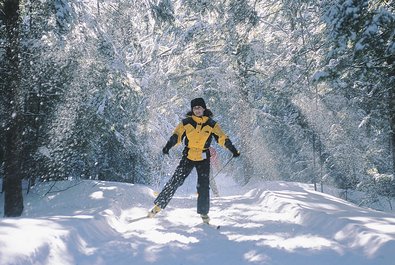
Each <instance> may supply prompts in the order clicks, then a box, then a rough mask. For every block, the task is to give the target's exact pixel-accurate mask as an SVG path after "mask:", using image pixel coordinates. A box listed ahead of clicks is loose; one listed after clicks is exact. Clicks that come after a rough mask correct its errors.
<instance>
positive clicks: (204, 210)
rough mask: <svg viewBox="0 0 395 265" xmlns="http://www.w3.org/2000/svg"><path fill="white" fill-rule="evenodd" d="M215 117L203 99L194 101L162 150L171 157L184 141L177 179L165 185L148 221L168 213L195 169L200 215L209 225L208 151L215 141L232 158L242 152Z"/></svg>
mask: <svg viewBox="0 0 395 265" xmlns="http://www.w3.org/2000/svg"><path fill="white" fill-rule="evenodd" d="M212 116H213V113H212V112H211V111H210V110H209V109H207V107H206V103H205V102H204V99H203V98H195V99H193V100H192V101H191V111H190V112H188V113H187V117H186V118H185V119H183V120H182V121H181V122H180V123H179V124H178V126H177V127H176V128H175V130H174V132H173V135H172V136H171V137H170V139H169V141H168V142H167V143H166V145H165V147H164V148H163V150H162V151H163V154H165V155H168V154H169V150H170V148H172V147H173V146H175V145H176V144H179V143H181V141H182V140H184V144H185V148H184V150H183V156H182V158H181V161H180V164H179V165H178V166H177V168H176V170H175V172H174V175H173V176H172V177H171V178H170V180H169V181H168V182H167V183H166V185H165V186H164V188H163V190H162V191H161V192H160V193H159V195H158V197H157V198H156V199H155V201H154V204H155V205H154V207H153V208H152V209H151V210H150V211H149V212H148V217H150V218H152V217H154V216H155V215H156V214H157V213H158V212H159V211H160V210H162V209H165V207H166V206H167V204H168V203H169V201H170V200H171V198H172V197H173V195H174V193H175V192H176V190H177V188H178V187H180V186H181V185H182V184H183V183H184V180H185V179H186V178H187V177H188V175H189V174H190V173H191V171H192V169H193V168H194V167H196V171H197V175H198V181H197V193H198V199H197V213H198V214H200V216H201V218H202V220H203V222H204V223H207V224H208V223H209V221H210V218H209V217H208V212H209V208H210V192H209V189H210V188H209V175H210V151H209V147H210V144H211V141H212V138H213V137H214V138H215V140H216V141H217V142H218V144H219V145H220V146H222V147H226V148H227V149H229V150H230V151H231V152H232V154H233V157H238V156H240V152H239V151H238V150H237V149H236V148H235V147H234V146H233V144H232V142H231V141H230V140H229V138H228V136H226V135H225V133H224V132H223V131H222V130H221V127H220V126H219V124H218V123H217V122H215V121H214V120H213V119H212V118H211V117H212Z"/></svg>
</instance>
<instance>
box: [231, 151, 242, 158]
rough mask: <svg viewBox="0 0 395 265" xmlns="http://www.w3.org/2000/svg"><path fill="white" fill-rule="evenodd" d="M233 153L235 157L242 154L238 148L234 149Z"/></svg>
mask: <svg viewBox="0 0 395 265" xmlns="http://www.w3.org/2000/svg"><path fill="white" fill-rule="evenodd" d="M232 153H233V157H239V156H240V152H239V151H237V150H236V149H235V150H234V151H232Z"/></svg>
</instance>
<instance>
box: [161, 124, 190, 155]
mask: <svg viewBox="0 0 395 265" xmlns="http://www.w3.org/2000/svg"><path fill="white" fill-rule="evenodd" d="M184 132H185V128H184V124H183V123H182V122H180V123H179V124H178V125H177V127H176V128H175V129H174V132H173V135H172V136H170V139H169V141H167V143H166V146H165V148H166V149H167V150H170V148H172V147H173V146H175V145H177V144H180V143H181V141H182V136H183V134H184Z"/></svg>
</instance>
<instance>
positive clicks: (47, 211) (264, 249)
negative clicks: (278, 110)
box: [0, 176, 395, 265]
mask: <svg viewBox="0 0 395 265" xmlns="http://www.w3.org/2000/svg"><path fill="white" fill-rule="evenodd" d="M221 178H224V177H223V176H221ZM222 181H223V183H222V185H221V180H220V179H219V184H220V185H219V188H220V191H221V189H222V191H227V193H228V194H226V195H225V196H222V197H218V198H212V201H211V210H210V217H211V220H212V221H211V223H212V224H214V225H221V228H220V229H219V230H217V229H215V227H211V226H205V225H202V224H201V219H200V217H199V216H198V215H197V214H196V195H195V194H194V193H193V192H192V190H193V189H191V190H189V189H188V192H185V190H184V192H181V191H177V193H176V196H175V197H174V198H173V200H172V201H171V202H170V204H169V206H168V207H167V208H166V209H165V210H164V211H162V212H161V213H159V214H158V215H157V217H156V218H153V219H148V218H143V217H144V216H145V215H146V214H147V210H148V209H149V208H150V207H151V206H152V202H153V200H154V192H153V190H151V189H150V188H148V187H145V186H141V185H131V184H124V183H113V182H98V181H83V182H81V183H77V185H75V186H73V187H70V188H69V189H66V190H64V191H56V189H59V190H63V189H65V188H66V186H70V182H63V183H58V184H56V186H55V187H54V188H53V190H52V191H53V192H51V193H49V194H47V195H45V196H44V194H45V193H46V192H47V191H48V189H49V187H50V184H47V185H40V186H39V187H36V188H35V189H34V190H33V191H32V192H31V193H30V194H29V195H27V197H26V198H25V211H24V215H23V217H21V218H3V219H0V264H4V265H6V264H7V265H8V264H12V265H19V264H23V265H25V264H51V265H52V264H62V265H65V264H79V265H85V264H86V265H88V264H89V265H92V264H98V265H100V264H114V265H115V264H161V265H167V264H168V265H177V264H188V265H190V264H209V265H211V264H228V265H229V264H230V265H233V264H234V265H243V264H273V265H277V264H278V265H287V264H292V265H298V264H301V265H302V264H303V265H305V264H306V263H307V264H319V265H325V264H331V265H333V264H336V265H342V264H344V265H346V264H347V265H349V264H358V265H364V264H366V265H367V264H369V265H393V264H394V260H395V252H394V249H395V215H394V214H392V213H384V212H378V211H374V210H369V209H364V208H359V207H356V206H355V205H353V204H351V203H348V202H346V201H343V200H341V199H338V198H336V197H333V196H330V195H327V194H322V193H319V192H315V191H314V190H313V189H312V187H311V186H310V185H307V184H300V183H287V182H262V183H258V184H256V183H255V184H254V186H253V187H249V188H248V187H244V188H243V189H241V188H236V187H234V186H231V185H230V184H229V183H228V184H227V185H225V186H224V183H227V182H229V181H227V180H226V179H225V180H222ZM236 190H238V192H237V193H236V192H235V191H236ZM241 190H242V191H241ZM0 204H1V206H2V205H3V198H1V200H0Z"/></svg>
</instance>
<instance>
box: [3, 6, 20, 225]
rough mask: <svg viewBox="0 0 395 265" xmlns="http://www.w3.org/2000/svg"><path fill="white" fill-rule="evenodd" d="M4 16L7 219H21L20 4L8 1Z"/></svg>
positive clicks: (5, 211) (5, 195)
mask: <svg viewBox="0 0 395 265" xmlns="http://www.w3.org/2000/svg"><path fill="white" fill-rule="evenodd" d="M3 15H4V18H5V24H6V31H7V48H6V70H5V71H6V73H5V87H3V91H4V92H5V93H4V95H5V98H6V100H5V101H6V117H5V120H6V122H7V131H6V143H5V152H4V153H5V154H4V155H5V157H4V183H3V185H4V198H5V201H4V216H5V217H15V216H20V215H21V214H22V211H23V196H22V180H21V150H22V128H23V127H22V125H23V116H22V110H23V108H22V101H23V100H22V99H21V97H20V91H19V90H20V89H19V87H20V86H19V82H20V74H19V0H5V1H4V10H3Z"/></svg>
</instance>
